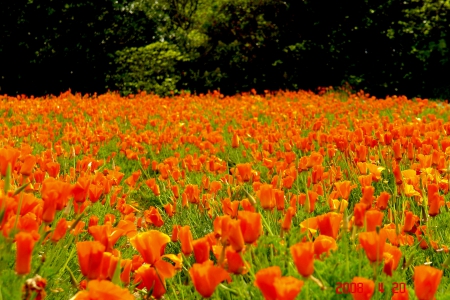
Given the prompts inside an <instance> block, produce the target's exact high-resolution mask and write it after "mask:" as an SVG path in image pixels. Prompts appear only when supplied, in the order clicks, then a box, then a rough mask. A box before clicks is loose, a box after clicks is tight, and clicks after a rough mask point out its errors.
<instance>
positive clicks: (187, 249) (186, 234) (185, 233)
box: [179, 225, 194, 256]
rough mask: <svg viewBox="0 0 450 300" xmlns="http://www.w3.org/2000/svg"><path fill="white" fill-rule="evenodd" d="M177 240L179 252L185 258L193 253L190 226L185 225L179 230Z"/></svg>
mask: <svg viewBox="0 0 450 300" xmlns="http://www.w3.org/2000/svg"><path fill="white" fill-rule="evenodd" d="M179 239H180V242H181V252H183V254H184V255H186V256H187V255H191V253H192V251H194V247H193V245H192V242H193V237H192V233H191V227H190V226H188V225H186V226H183V227H181V228H180V231H179Z"/></svg>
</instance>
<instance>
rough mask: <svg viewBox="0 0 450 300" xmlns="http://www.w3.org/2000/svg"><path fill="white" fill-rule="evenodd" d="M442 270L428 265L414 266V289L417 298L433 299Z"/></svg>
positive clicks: (422, 299) (420, 299)
mask: <svg viewBox="0 0 450 300" xmlns="http://www.w3.org/2000/svg"><path fill="white" fill-rule="evenodd" d="M442 274H443V272H442V271H441V270H439V269H436V268H433V267H430V266H418V267H415V268H414V291H415V292H416V296H417V298H419V300H433V299H434V295H435V294H436V292H437V289H438V287H439V283H440V282H441V278H442Z"/></svg>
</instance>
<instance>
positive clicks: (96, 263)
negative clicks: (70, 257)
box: [76, 241, 105, 279]
mask: <svg viewBox="0 0 450 300" xmlns="http://www.w3.org/2000/svg"><path fill="white" fill-rule="evenodd" d="M76 247H77V253H78V262H79V263H80V269H81V273H82V274H83V275H84V276H86V277H87V278H88V279H97V278H99V276H100V274H101V266H102V259H103V253H104V251H105V246H103V245H102V244H101V243H100V242H97V241H92V242H91V241H86V242H78V243H77V244H76Z"/></svg>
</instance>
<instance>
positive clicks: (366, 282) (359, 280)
mask: <svg viewBox="0 0 450 300" xmlns="http://www.w3.org/2000/svg"><path fill="white" fill-rule="evenodd" d="M352 283H355V285H356V286H358V285H360V284H362V286H363V289H362V293H360V292H356V293H352V296H353V300H370V299H371V298H372V295H373V293H374V291H375V282H373V281H372V280H370V279H366V278H364V277H354V278H353V280H352Z"/></svg>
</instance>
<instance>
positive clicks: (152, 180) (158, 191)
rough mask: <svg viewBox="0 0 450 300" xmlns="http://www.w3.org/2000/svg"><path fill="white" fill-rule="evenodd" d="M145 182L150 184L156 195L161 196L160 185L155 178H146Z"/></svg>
mask: <svg viewBox="0 0 450 300" xmlns="http://www.w3.org/2000/svg"><path fill="white" fill-rule="evenodd" d="M145 184H146V185H147V186H148V188H149V189H151V190H152V192H153V194H154V195H155V196H159V195H160V194H161V192H160V190H159V185H158V184H157V183H156V179H155V178H150V179H148V180H146V181H145Z"/></svg>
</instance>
